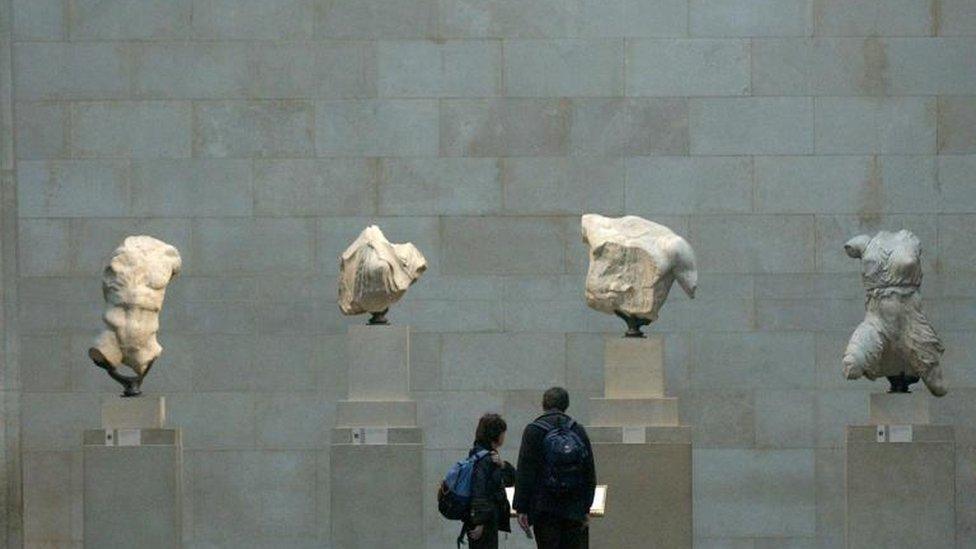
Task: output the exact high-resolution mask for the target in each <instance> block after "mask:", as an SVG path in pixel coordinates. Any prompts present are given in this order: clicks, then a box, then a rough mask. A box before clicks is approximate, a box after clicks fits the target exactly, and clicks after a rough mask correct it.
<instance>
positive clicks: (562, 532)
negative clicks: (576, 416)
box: [514, 387, 596, 549]
mask: <svg viewBox="0 0 976 549" xmlns="http://www.w3.org/2000/svg"><path fill="white" fill-rule="evenodd" d="M568 408H569V393H567V392H566V389H563V388H562V387H553V388H551V389H549V390H548V391H546V392H545V394H544V395H543V396H542V409H543V410H544V413H543V414H542V415H541V416H539V418H538V419H536V420H535V421H533V422H532V423H530V424H529V425H528V426H527V427H526V428H525V431H524V432H523V433H522V447H521V450H520V451H519V458H518V472H517V474H516V481H515V501H514V504H515V505H514V507H515V510H516V511H517V512H518V522H519V526H521V527H522V529H523V530H525V532H526V534H530V530H529V529H530V528H531V529H532V532H534V533H535V539H536V545H537V546H538V547H539V549H585V548H587V547H589V537H590V529H589V520H588V516H589V511H590V506H591V505H592V504H593V493H594V491H595V490H596V470H595V467H594V465H593V448H592V447H591V446H590V439H589V437H587V436H586V430H585V429H583V426H582V425H580V424H578V423H576V421H575V420H573V418H571V417H569V416H568V415H566V409H568ZM530 537H531V534H530Z"/></svg>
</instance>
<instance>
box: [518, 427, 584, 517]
mask: <svg viewBox="0 0 976 549" xmlns="http://www.w3.org/2000/svg"><path fill="white" fill-rule="evenodd" d="M538 419H539V420H541V421H544V422H546V423H549V424H550V425H556V424H557V422H561V421H566V420H568V419H569V416H567V415H566V414H563V413H561V412H547V413H545V414H542V416H540V417H539V418H538ZM573 431H574V432H575V433H576V434H577V435H579V437H580V440H582V441H583V444H584V445H585V446H586V450H587V458H586V461H585V462H584V464H583V467H584V468H585V471H584V475H585V477H584V478H585V482H584V486H583V488H582V489H581V490H580V491H579V492H578V493H576V494H570V495H567V496H564V497H562V498H559V499H556V498H555V497H554V496H552V495H551V494H548V493H546V492H545V491H544V490H542V489H541V486H540V485H539V484H540V482H539V481H540V478H541V476H542V468H543V462H544V460H545V455H544V454H543V448H542V439H543V438H544V437H545V434H546V431H544V430H543V429H542V428H541V427H539V426H537V425H533V424H531V423H530V424H529V425H528V426H527V427H526V428H525V431H524V432H523V433H522V448H521V450H520V451H519V458H518V475H517V478H516V482H515V501H514V504H515V505H514V507H515V510H516V511H517V512H519V513H525V514H527V515H529V521H530V522H535V521H536V519H537V518H538V517H539V516H540V515H545V516H551V517H554V518H561V519H568V520H579V521H582V520H584V519H586V517H587V516H589V513H590V506H592V505H593V495H594V493H595V492H596V467H595V466H594V464H593V447H592V446H591V445H590V438H589V437H588V436H587V435H586V429H584V428H583V426H582V425H580V424H579V423H576V424H575V425H574V426H573Z"/></svg>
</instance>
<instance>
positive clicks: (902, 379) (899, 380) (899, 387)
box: [888, 373, 918, 393]
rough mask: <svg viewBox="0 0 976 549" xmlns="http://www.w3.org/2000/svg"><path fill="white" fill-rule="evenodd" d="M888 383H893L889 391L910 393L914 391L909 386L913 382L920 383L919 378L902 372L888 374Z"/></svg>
mask: <svg viewBox="0 0 976 549" xmlns="http://www.w3.org/2000/svg"><path fill="white" fill-rule="evenodd" d="M888 383H890V384H891V387H890V388H889V389H888V392H889V393H910V392H912V391H911V390H910V389H909V386H910V385H911V384H913V383H918V378H917V377H915V376H909V375H905V374H904V373H902V374H898V375H896V376H888Z"/></svg>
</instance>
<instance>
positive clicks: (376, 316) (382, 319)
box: [366, 308, 390, 326]
mask: <svg viewBox="0 0 976 549" xmlns="http://www.w3.org/2000/svg"><path fill="white" fill-rule="evenodd" d="M389 310H390V309H389V308H386V309H383V310H382V311H380V312H378V313H370V315H369V320H367V321H366V324H367V325H368V326H376V325H379V326H385V325H387V324H389V323H390V321H389V319H387V318H386V313H387V312H388V311H389Z"/></svg>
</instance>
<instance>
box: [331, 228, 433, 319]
mask: <svg viewBox="0 0 976 549" xmlns="http://www.w3.org/2000/svg"><path fill="white" fill-rule="evenodd" d="M426 270H427V260H426V259H425V258H424V255H423V254H422V253H420V250H418V249H417V247H416V246H414V245H413V244H411V243H410V242H407V243H405V244H391V243H390V241H389V240H387V239H386V237H385V236H384V235H383V231H381V230H380V228H379V227H377V226H376V225H370V226H369V227H366V228H365V229H364V230H363V232H361V233H360V234H359V237H358V238H356V240H355V241H353V243H352V244H350V245H349V247H348V248H346V251H344V252H342V255H340V256H339V309H340V310H341V311H342V313H343V314H346V315H358V314H364V313H370V315H371V316H370V319H369V324H387V323H388V321H387V319H386V313H387V311H388V310H389V308H390V305H392V304H394V303H396V302H397V301H399V300H400V298H401V297H403V294H405V293H406V292H407V288H409V287H410V285H411V284H413V283H414V282H416V281H417V279H418V278H420V275H421V274H423V272H424V271H426Z"/></svg>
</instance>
